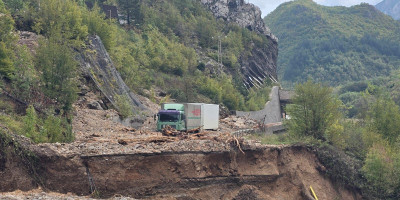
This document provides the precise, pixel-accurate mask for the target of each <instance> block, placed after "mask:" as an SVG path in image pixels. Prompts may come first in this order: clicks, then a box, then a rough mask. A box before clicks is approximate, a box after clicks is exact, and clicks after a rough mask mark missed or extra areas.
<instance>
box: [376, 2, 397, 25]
mask: <svg viewBox="0 0 400 200" xmlns="http://www.w3.org/2000/svg"><path fill="white" fill-rule="evenodd" d="M375 7H376V8H377V9H378V10H380V11H382V12H383V13H385V14H387V15H390V16H392V17H393V19H396V20H400V0H384V1H382V2H380V3H378V4H377V5H376V6H375Z"/></svg>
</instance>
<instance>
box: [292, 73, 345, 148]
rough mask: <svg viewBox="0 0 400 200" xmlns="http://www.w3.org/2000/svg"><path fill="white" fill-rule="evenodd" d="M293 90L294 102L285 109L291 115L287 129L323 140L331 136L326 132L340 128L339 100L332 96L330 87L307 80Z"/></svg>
mask: <svg viewBox="0 0 400 200" xmlns="http://www.w3.org/2000/svg"><path fill="white" fill-rule="evenodd" d="M295 92H296V96H295V97H294V98H293V103H294V104H292V105H289V106H288V109H287V111H288V114H289V115H290V117H291V120H289V121H288V126H289V131H290V132H291V133H293V134H299V135H304V136H312V137H314V138H316V139H319V140H323V141H325V140H327V139H329V138H332V137H333V136H332V135H331V136H329V137H327V134H328V133H330V134H332V131H333V130H332V129H338V128H340V125H339V124H338V121H339V120H340V119H341V113H340V107H341V102H340V101H339V100H338V99H337V98H336V97H335V96H333V94H332V89H331V88H329V87H324V86H322V85H320V84H317V83H313V82H312V81H310V80H309V81H307V82H305V83H304V84H298V85H297V86H296V89H295ZM333 132H336V131H333Z"/></svg>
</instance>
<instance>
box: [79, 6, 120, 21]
mask: <svg viewBox="0 0 400 200" xmlns="http://www.w3.org/2000/svg"><path fill="white" fill-rule="evenodd" d="M85 4H86V7H87V8H88V9H92V8H93V7H94V4H93V3H92V2H89V1H85ZM99 7H100V8H101V10H102V11H103V13H104V14H105V15H106V19H110V18H111V19H116V20H119V18H118V9H117V6H112V5H105V4H100V5H99Z"/></svg>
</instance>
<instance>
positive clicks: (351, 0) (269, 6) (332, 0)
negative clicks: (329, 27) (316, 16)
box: [245, 0, 382, 17]
mask: <svg viewBox="0 0 400 200" xmlns="http://www.w3.org/2000/svg"><path fill="white" fill-rule="evenodd" d="M245 1H246V2H250V3H252V4H254V5H257V6H258V7H260V9H261V11H262V16H263V17H264V16H266V15H267V14H268V13H270V12H272V11H273V10H275V8H276V7H278V6H279V5H280V4H282V3H284V2H287V1H289V0H245ZM314 1H315V2H316V3H318V4H321V5H325V6H352V5H357V4H360V3H362V2H365V3H369V4H371V5H376V4H377V3H379V2H381V1H382V0H314Z"/></svg>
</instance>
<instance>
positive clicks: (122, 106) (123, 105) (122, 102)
mask: <svg viewBox="0 0 400 200" xmlns="http://www.w3.org/2000/svg"><path fill="white" fill-rule="evenodd" d="M114 98H115V103H116V105H117V107H118V108H117V109H118V112H119V114H120V115H121V116H122V118H127V117H130V116H132V115H133V111H132V105H131V104H130V103H129V100H128V97H127V96H125V95H116V96H115V97H114Z"/></svg>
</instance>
